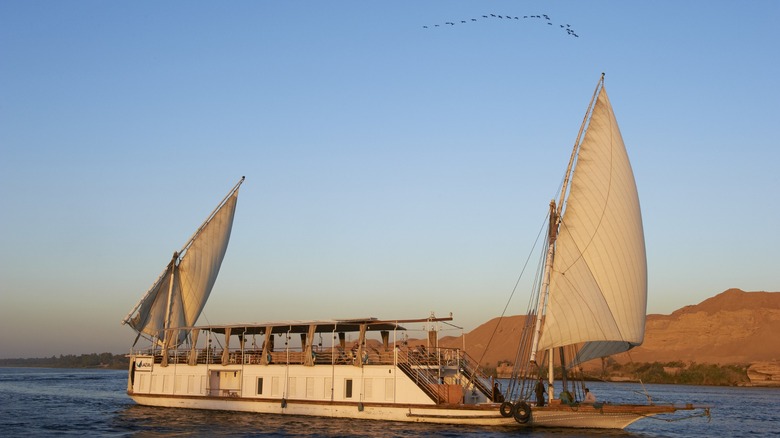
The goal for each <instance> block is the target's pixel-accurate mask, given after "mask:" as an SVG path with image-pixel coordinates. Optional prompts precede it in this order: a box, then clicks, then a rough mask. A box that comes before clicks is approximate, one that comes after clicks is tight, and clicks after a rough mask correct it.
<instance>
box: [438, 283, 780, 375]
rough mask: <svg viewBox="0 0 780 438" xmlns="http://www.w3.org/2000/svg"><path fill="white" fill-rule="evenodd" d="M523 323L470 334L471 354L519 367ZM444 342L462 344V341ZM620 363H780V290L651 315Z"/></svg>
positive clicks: (725, 296) (494, 323) (494, 324)
mask: <svg viewBox="0 0 780 438" xmlns="http://www.w3.org/2000/svg"><path fill="white" fill-rule="evenodd" d="M524 321H525V317H524V316H510V317H504V318H503V319H499V318H495V319H492V320H490V321H488V322H486V323H485V324H482V325H481V326H479V327H477V328H476V329H474V330H473V331H471V332H469V333H467V334H466V335H465V337H466V352H467V353H468V354H469V355H470V356H471V357H473V358H474V359H475V360H479V361H480V362H481V363H482V364H483V365H485V366H488V367H495V366H496V365H497V364H498V363H499V362H509V363H514V361H515V357H514V356H515V352H516V351H517V343H518V341H519V338H520V333H521V331H522V327H523V323H524ZM499 322H500V323H499ZM491 339H492V341H491ZM440 342H441V344H442V345H444V346H449V347H461V346H462V345H463V340H462V339H461V338H460V337H448V338H443V339H442V340H440ZM488 344H490V345H489V348H488V349H486V347H488ZM615 359H616V360H618V361H619V362H628V361H633V362H672V361H686V362H697V363H711V364H750V363H755V362H762V361H763V362H771V361H777V360H780V292H744V291H742V290H739V289H729V290H727V291H725V292H722V293H720V294H718V295H716V296H714V297H712V298H709V299H707V300H705V301H703V302H701V303H699V304H696V305H691V306H686V307H683V308H682V309H679V310H677V311H675V312H674V313H672V314H671V315H648V317H647V323H646V330H645V341H644V343H643V345H642V346H640V347H637V348H635V349H633V350H631V351H630V352H628V353H624V354H621V355H618V356H616V357H615Z"/></svg>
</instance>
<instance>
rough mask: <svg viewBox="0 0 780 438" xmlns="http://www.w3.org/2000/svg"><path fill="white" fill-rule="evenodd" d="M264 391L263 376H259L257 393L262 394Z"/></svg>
mask: <svg viewBox="0 0 780 438" xmlns="http://www.w3.org/2000/svg"><path fill="white" fill-rule="evenodd" d="M262 393H263V378H262V377H258V378H257V395H260V394H262Z"/></svg>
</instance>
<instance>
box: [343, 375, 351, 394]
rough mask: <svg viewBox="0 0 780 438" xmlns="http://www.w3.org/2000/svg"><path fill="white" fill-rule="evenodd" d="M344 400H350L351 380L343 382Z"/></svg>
mask: <svg viewBox="0 0 780 438" xmlns="http://www.w3.org/2000/svg"><path fill="white" fill-rule="evenodd" d="M344 398H352V379H345V380H344Z"/></svg>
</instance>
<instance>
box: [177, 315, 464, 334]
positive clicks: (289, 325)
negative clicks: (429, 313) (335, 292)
mask: <svg viewBox="0 0 780 438" xmlns="http://www.w3.org/2000/svg"><path fill="white" fill-rule="evenodd" d="M441 321H452V316H448V317H445V318H436V317H433V318H421V319H397V320H380V319H377V318H356V319H327V320H312V321H300V320H295V321H277V322H267V323H262V322H253V323H248V324H227V325H221V324H214V325H206V326H196V327H179V328H178V330H195V329H197V330H201V331H209V332H212V333H222V334H224V333H225V332H226V331H227V330H228V329H229V330H230V333H231V334H233V335H238V334H243V335H265V334H275V333H309V332H310V330H311V327H312V326H314V327H315V329H314V333H332V332H359V331H360V330H361V326H364V327H365V329H364V330H365V331H367V332H377V331H390V330H406V328H405V327H403V326H401V324H410V323H412V324H413V323H427V322H441Z"/></svg>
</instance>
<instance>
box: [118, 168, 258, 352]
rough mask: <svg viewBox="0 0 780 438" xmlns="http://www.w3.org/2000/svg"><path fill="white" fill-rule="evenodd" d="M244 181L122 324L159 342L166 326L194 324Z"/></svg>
mask: <svg viewBox="0 0 780 438" xmlns="http://www.w3.org/2000/svg"><path fill="white" fill-rule="evenodd" d="M243 181H244V179H243V178H242V179H241V181H239V182H238V184H236V186H235V187H234V188H233V189H232V190H231V192H230V193H229V194H228V196H227V197H226V198H225V199H224V200H223V201H222V202H221V203H220V204H219V206H217V209H216V210H215V211H214V212H213V213H212V214H211V215H210V216H209V218H208V219H206V221H205V222H204V223H203V225H201V227H200V228H199V229H198V230H197V231H196V232H195V234H194V235H193V236H192V237H191V238H190V240H189V241H188V242H187V244H186V245H185V246H184V248H183V249H182V250H181V251H179V252H178V253H176V254H174V257H173V260H171V262H170V263H169V264H168V266H167V267H166V268H165V270H164V271H163V273H162V274H161V275H160V277H159V278H158V279H157V281H156V282H155V284H154V285H153V286H152V287H151V288H150V289H149V291H148V292H147V293H146V295H145V296H144V297H143V298H142V299H141V301H140V302H139V303H138V305H136V307H135V308H134V309H133V310H132V311H131V312H130V314H129V315H128V316H127V318H125V320H124V321H123V323H125V324H129V325H130V326H131V327H133V328H134V329H135V330H136V331H138V332H139V333H143V334H146V335H148V336H150V337H152V338H157V339H159V340H160V341H162V340H163V339H164V338H165V336H164V330H165V329H170V328H177V327H191V326H193V325H194V324H195V322H196V321H197V319H198V317H199V316H200V313H201V311H203V306H205V304H206V300H208V297H209V294H210V293H211V289H212V288H213V287H214V282H215V281H216V279H217V274H219V268H220V266H221V265H222V259H223V258H224V257H225V252H226V251H227V246H228V242H229V240H230V232H231V229H232V227H233V216H234V215H235V211H236V203H237V200H238V187H239V186H240V185H241V183H242V182H243ZM171 283H173V284H171ZM185 337H186V332H185V331H180V332H179V336H178V339H176V340H174V342H173V343H174V344H179V343H181V342H182V341H183V340H184V338H185ZM171 345H172V344H171Z"/></svg>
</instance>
